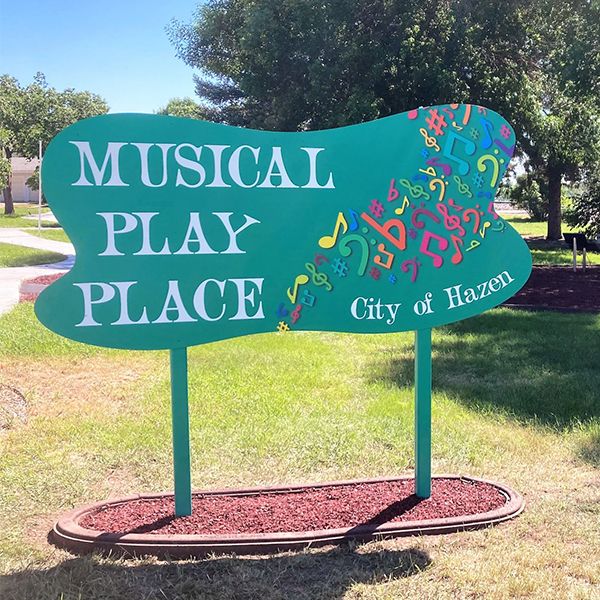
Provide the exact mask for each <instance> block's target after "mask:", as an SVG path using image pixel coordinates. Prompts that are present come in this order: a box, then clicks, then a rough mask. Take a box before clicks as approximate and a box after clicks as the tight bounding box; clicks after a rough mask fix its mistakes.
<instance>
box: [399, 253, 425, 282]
mask: <svg viewBox="0 0 600 600" xmlns="http://www.w3.org/2000/svg"><path fill="white" fill-rule="evenodd" d="M420 266H421V263H420V262H419V261H418V260H417V257H416V256H415V257H414V258H410V259H407V260H405V261H404V262H403V263H402V264H401V265H400V268H401V269H402V270H403V271H404V272H405V273H408V271H409V269H410V268H411V267H412V273H411V275H410V281H411V283H414V282H415V281H416V280H417V277H418V276H419V267H420Z"/></svg>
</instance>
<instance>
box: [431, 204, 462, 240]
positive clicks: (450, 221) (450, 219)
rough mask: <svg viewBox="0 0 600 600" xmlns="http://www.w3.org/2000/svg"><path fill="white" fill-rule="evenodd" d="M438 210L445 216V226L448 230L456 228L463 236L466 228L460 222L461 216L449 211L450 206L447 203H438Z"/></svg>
mask: <svg viewBox="0 0 600 600" xmlns="http://www.w3.org/2000/svg"><path fill="white" fill-rule="evenodd" d="M435 207H436V209H437V211H438V212H439V213H440V214H441V215H442V216H443V217H444V227H445V228H446V229H447V230H448V231H454V230H455V229H456V230H457V231H458V233H459V234H460V235H461V236H464V235H465V233H466V232H465V230H464V228H463V226H462V225H461V224H460V217H458V216H456V215H451V214H450V213H449V212H448V207H447V206H446V205H445V204H436V206H435Z"/></svg>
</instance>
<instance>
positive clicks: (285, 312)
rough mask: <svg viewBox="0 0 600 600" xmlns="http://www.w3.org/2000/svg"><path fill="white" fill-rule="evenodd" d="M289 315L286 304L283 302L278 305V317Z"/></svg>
mask: <svg viewBox="0 0 600 600" xmlns="http://www.w3.org/2000/svg"><path fill="white" fill-rule="evenodd" d="M288 315H289V311H288V310H287V309H286V308H285V304H284V303H283V302H281V303H280V304H279V306H278V307H277V316H278V317H287V316H288Z"/></svg>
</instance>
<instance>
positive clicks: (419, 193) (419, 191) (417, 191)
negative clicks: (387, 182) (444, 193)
mask: <svg viewBox="0 0 600 600" xmlns="http://www.w3.org/2000/svg"><path fill="white" fill-rule="evenodd" d="M398 183H399V184H400V185H402V186H404V187H405V188H406V189H407V190H408V191H409V192H410V195H411V196H412V197H413V198H414V199H415V200H418V199H419V198H425V200H429V199H430V198H431V196H430V195H429V194H428V193H427V192H426V191H425V190H424V189H423V186H422V185H413V184H412V183H411V182H410V181H408V179H401V180H400V181H399V182H398Z"/></svg>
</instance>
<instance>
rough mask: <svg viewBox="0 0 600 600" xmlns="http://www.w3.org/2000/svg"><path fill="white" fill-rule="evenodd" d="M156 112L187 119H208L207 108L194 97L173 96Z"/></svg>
mask: <svg viewBox="0 0 600 600" xmlns="http://www.w3.org/2000/svg"><path fill="white" fill-rule="evenodd" d="M156 114H159V115H171V116H173V117H185V118H187V119H206V117H207V110H206V109H205V108H204V106H202V105H201V104H198V103H197V102H196V101H195V100H193V99H192V98H171V99H170V100H169V101H168V102H167V105H166V106H163V107H162V108H159V109H158V110H157V111H156Z"/></svg>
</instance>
